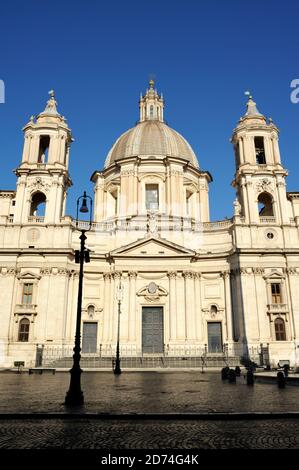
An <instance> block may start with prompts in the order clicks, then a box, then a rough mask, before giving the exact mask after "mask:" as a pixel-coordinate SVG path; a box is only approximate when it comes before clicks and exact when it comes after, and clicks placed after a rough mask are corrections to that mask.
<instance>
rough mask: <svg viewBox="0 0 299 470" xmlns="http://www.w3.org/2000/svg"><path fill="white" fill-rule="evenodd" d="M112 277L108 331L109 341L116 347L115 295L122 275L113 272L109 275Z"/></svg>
mask: <svg viewBox="0 0 299 470" xmlns="http://www.w3.org/2000/svg"><path fill="white" fill-rule="evenodd" d="M111 276H112V286H111V297H110V301H111V304H110V315H111V321H110V325H111V329H110V339H111V341H112V345H113V346H114V344H115V345H116V339H117V324H118V306H117V299H116V293H117V288H118V284H119V282H120V279H121V276H122V273H121V271H115V272H113V273H112V274H111Z"/></svg>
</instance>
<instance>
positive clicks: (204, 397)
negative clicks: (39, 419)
mask: <svg viewBox="0 0 299 470" xmlns="http://www.w3.org/2000/svg"><path fill="white" fill-rule="evenodd" d="M69 382H70V374H69V373H68V372H65V373H64V372H59V373H58V372H57V373H56V374H55V375H52V374H46V373H44V374H42V375H39V374H33V375H28V373H25V372H24V373H22V374H16V373H1V374H0V413H14V412H15V413H21V412H24V411H26V412H27V413H36V412H45V413H49V412H61V413H63V412H65V408H64V405H63V402H64V398H65V394H66V391H67V390H68V388H69ZM82 389H83V391H84V397H85V406H84V410H82V411H83V412H96V413H102V412H105V413H173V412H174V413H188V412H189V413H202V412H232V411H240V412H252V411H261V412H273V411H274V412H278V411H280V412H288V411H299V400H298V397H299V388H298V387H294V386H287V387H286V388H285V389H279V388H278V387H277V385H276V384H275V383H273V384H272V383H271V384H262V383H256V384H255V385H254V387H248V386H247V385H246V382H245V380H244V378H243V377H239V378H238V380H237V383H236V384H229V383H228V382H227V381H226V382H222V381H221V376H220V371H218V372H206V373H204V374H201V372H200V371H188V372H181V371H180V372H124V373H123V374H121V376H119V377H116V376H115V375H114V374H113V373H112V372H84V373H83V374H82Z"/></svg>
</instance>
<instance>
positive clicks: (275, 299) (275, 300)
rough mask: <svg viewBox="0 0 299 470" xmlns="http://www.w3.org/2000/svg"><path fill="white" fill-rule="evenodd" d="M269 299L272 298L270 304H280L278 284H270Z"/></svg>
mask: <svg viewBox="0 0 299 470" xmlns="http://www.w3.org/2000/svg"><path fill="white" fill-rule="evenodd" d="M271 298H272V304H281V289H280V284H278V283H272V284H271Z"/></svg>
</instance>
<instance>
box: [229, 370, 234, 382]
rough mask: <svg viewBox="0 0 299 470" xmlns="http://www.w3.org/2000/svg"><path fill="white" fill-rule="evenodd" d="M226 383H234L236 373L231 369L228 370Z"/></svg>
mask: <svg viewBox="0 0 299 470" xmlns="http://www.w3.org/2000/svg"><path fill="white" fill-rule="evenodd" d="M228 381H229V383H230V384H233V383H236V372H235V371H234V370H233V369H229V373H228Z"/></svg>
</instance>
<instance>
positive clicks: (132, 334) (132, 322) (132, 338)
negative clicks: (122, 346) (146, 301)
mask: <svg viewBox="0 0 299 470" xmlns="http://www.w3.org/2000/svg"><path fill="white" fill-rule="evenodd" d="M128 277H129V317H128V340H129V342H130V343H131V342H136V339H137V338H136V294H137V293H136V278H137V272H136V271H129V272H128Z"/></svg>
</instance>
